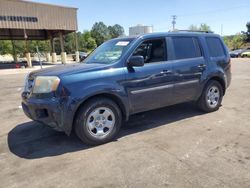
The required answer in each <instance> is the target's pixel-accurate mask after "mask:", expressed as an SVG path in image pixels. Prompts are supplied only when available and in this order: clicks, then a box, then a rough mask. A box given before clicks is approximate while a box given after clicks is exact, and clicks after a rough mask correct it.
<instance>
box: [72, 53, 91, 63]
mask: <svg viewBox="0 0 250 188" xmlns="http://www.w3.org/2000/svg"><path fill="white" fill-rule="evenodd" d="M87 56H88V53H87V52H79V59H80V61H83V60H84V59H86V57H87ZM72 58H73V60H74V61H76V54H73V55H72Z"/></svg>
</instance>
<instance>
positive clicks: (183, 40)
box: [172, 37, 202, 59]
mask: <svg viewBox="0 0 250 188" xmlns="http://www.w3.org/2000/svg"><path fill="white" fill-rule="evenodd" d="M172 40H173V45H174V51H175V58H176V59H188V58H196V57H201V56H202V54H201V49H200V46H199V42H198V41H197V39H196V38H194V37H173V38H172Z"/></svg>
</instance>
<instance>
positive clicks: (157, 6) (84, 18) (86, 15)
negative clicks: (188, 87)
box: [31, 0, 250, 36]
mask: <svg viewBox="0 0 250 188" xmlns="http://www.w3.org/2000/svg"><path fill="white" fill-rule="evenodd" d="M31 1H33V2H42V3H49V4H56V5H63V6H70V7H75V8H78V30H79V31H84V30H90V29H91V27H92V25H93V24H94V23H95V22H98V21H103V22H104V23H105V24H106V25H114V24H120V25H122V26H123V27H124V29H125V33H126V34H128V28H129V27H131V26H135V25H137V24H143V25H150V26H151V25H153V26H154V31H155V32H165V31H169V30H170V29H171V28H172V24H171V22H172V15H176V16H177V19H176V28H177V29H180V30H185V29H188V27H189V26H190V25H191V24H194V25H197V26H199V25H200V24H201V23H206V24H208V25H209V26H210V27H211V29H212V30H213V31H214V32H215V33H218V34H222V35H224V36H225V35H232V34H236V33H238V32H241V31H246V23H247V22H250V2H249V0H237V1H236V0H225V1H224V0H223V1H220V0H123V1H121V0H82V1H81V0H31Z"/></svg>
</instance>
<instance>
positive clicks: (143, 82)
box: [22, 32, 231, 145]
mask: <svg viewBox="0 0 250 188" xmlns="http://www.w3.org/2000/svg"><path fill="white" fill-rule="evenodd" d="M230 67H231V65H230V56H229V53H228V51H227V48H226V46H225V44H224V43H223V40H222V39H221V38H220V36H219V35H216V34H213V33H203V32H169V33H153V34H145V35H142V36H137V37H126V38H116V39H112V40H109V41H107V42H105V43H103V44H102V45H101V46H99V47H98V48H97V49H96V50H95V51H94V52H92V53H91V54H90V55H89V56H88V57H87V58H86V59H85V60H84V61H83V62H81V63H77V64H67V65H60V66H55V67H53V68H46V69H41V70H39V71H34V72H31V73H30V74H29V75H27V78H26V80H25V89H24V91H23V93H22V108H23V111H24V113H25V114H26V115H27V116H28V117H29V118H31V119H32V120H34V121H38V122H41V123H43V124H46V125H48V126H50V127H52V128H54V129H56V130H58V131H63V132H65V133H66V134H67V135H70V134H71V132H72V130H74V131H75V132H76V134H77V136H78V137H79V138H80V139H81V140H82V141H83V142H84V143H86V144H88V145H98V144H103V143H106V142H108V141H111V140H112V139H113V138H114V137H115V136H116V135H117V134H118V132H119V130H120V127H121V125H122V122H126V121H127V120H128V119H129V117H130V116H131V115H133V114H136V113H139V112H144V111H148V110H152V109H157V108H162V107H166V106H170V105H174V104H178V103H184V102H188V101H194V102H196V103H197V106H198V107H199V108H200V109H201V110H203V111H204V112H213V111H216V110H218V109H219V107H220V106H221V102H222V98H223V96H224V95H225V93H226V89H227V88H228V86H229V84H230V81H231V71H230ZM166 115H167V114H166Z"/></svg>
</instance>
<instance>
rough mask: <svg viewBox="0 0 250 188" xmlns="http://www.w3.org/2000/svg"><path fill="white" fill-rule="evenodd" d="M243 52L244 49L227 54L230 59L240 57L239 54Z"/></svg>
mask: <svg viewBox="0 0 250 188" xmlns="http://www.w3.org/2000/svg"><path fill="white" fill-rule="evenodd" d="M244 51H245V50H244V49H238V50H233V51H230V52H229V55H230V57H232V58H235V57H240V56H241V53H243V52H244Z"/></svg>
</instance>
